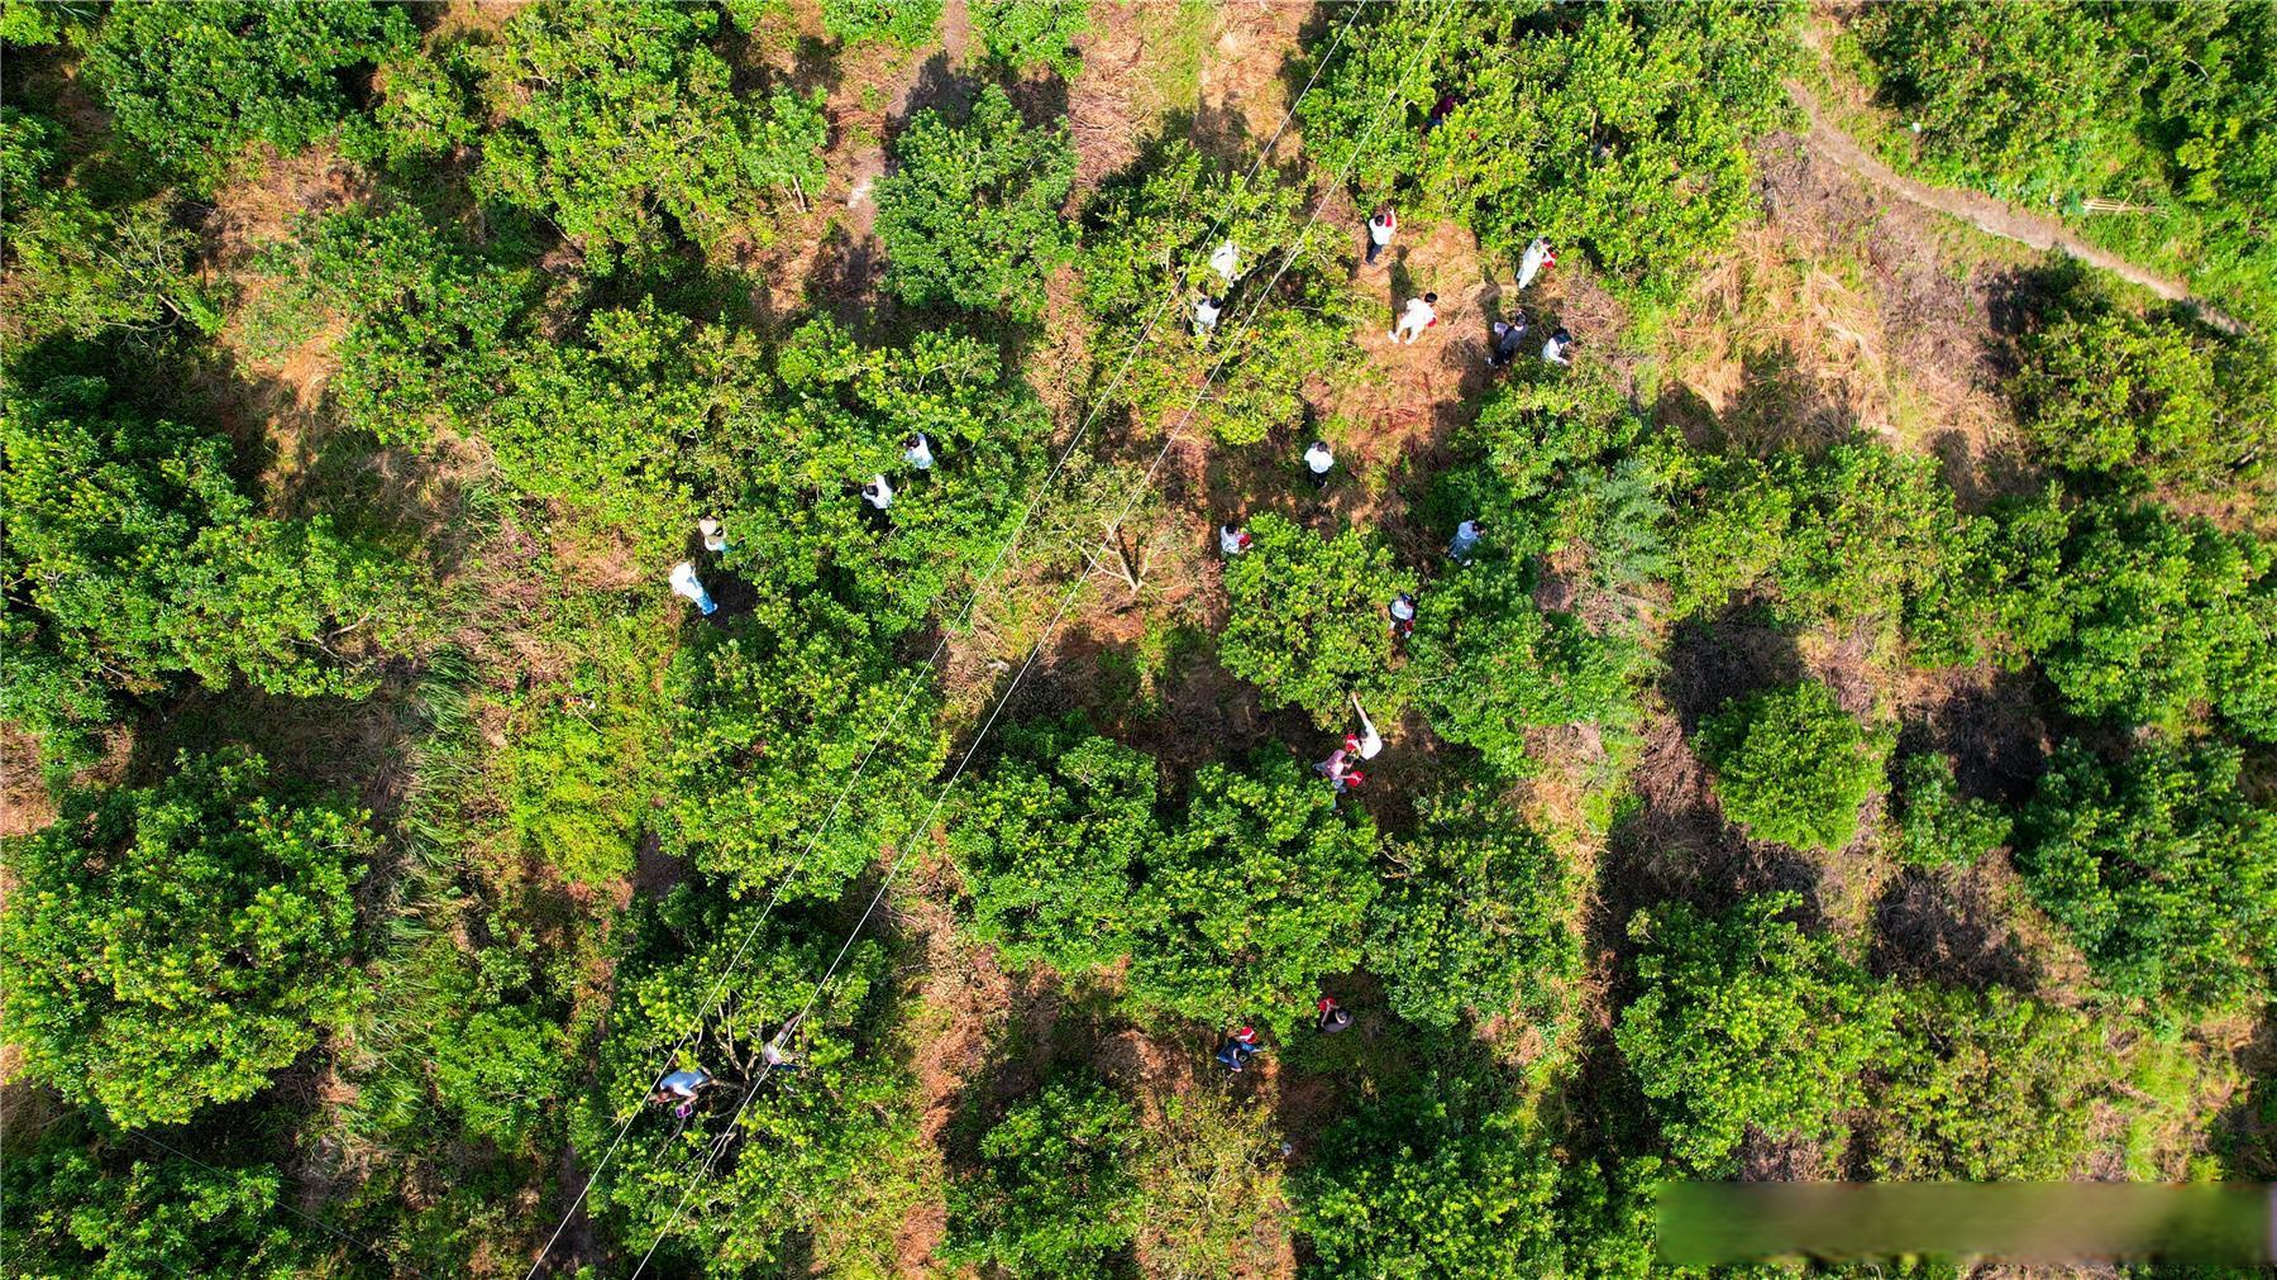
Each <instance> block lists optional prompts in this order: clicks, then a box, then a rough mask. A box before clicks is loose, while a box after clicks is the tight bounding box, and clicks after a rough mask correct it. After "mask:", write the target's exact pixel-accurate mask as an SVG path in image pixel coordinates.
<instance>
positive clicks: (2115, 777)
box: [2016, 744, 2277, 1008]
mask: <svg viewBox="0 0 2277 1280" xmlns="http://www.w3.org/2000/svg"><path fill="white" fill-rule="evenodd" d="M2242 767H2243V762H2242V760H2241V758H2240V756H2239V754H2238V753H2237V752H2236V751H2235V750H2232V749H2229V748H2223V747H2211V746H2208V747H2196V748H2177V747H2171V746H2165V745H2158V744H2153V745H2148V746H2145V747H2142V748H2140V749H2138V750H2136V751H2135V752H2133V753H2132V754H2130V755H2128V756H2127V757H2126V758H2125V759H2123V760H2120V761H2117V762H2115V763H2106V762H2104V761H2102V760H2100V759H2098V758H2096V757H2095V756H2094V755H2092V754H2090V753H2089V752H2087V751H2086V750H2084V749H2082V748H2080V747H2079V746H2077V745H2067V746H2066V747H2065V748H2064V749H2062V750H2061V751H2059V752H2058V753H2057V755H2056V759H2055V761H2054V764H2053V766H2052V767H2051V768H2050V769H2049V771H2048V773H2047V775H2046V776H2045V777H2043V778H2042V779H2041V780H2040V790H2039V794H2038V795H2036V796H2035V797H2034V798H2033V800H2032V803H2031V804H2030V805H2029V806H2028V807H2027V808H2026V809H2025V811H2024V817H2023V820H2022V821H2021V822H2020V823H2019V824H2018V836H2019V838H2018V841H2017V853H2016V862H2017V866H2018V868H2019V869H2020V870H2022V871H2023V873H2024V882H2025V885H2026V887H2027V888H2029V889H2030V891H2031V894H2032V897H2033V899H2034V900H2035V901H2037V902H2038V903H2039V904H2040V905H2041V906H2042V907H2044V908H2046V909H2047V911H2048V914H2049V915H2052V916H2054V917H2055V918H2056V919H2057V920H2059V921H2061V922H2062V923H2063V924H2064V925H2065V926H2067V927H2068V928H2070V929H2071V930H2072V932H2073V934H2074V935H2075V936H2076V937H2077V938H2078V940H2079V945H2080V949H2081V950H2083V951H2085V952H2086V953H2087V959H2088V963H2089V964H2090V965H2092V966H2093V967H2094V970H2095V975H2096V977H2097V978H2098V979H2099V980H2100V981H2101V982H2102V983H2103V984H2104V985H2105V986H2107V987H2109V988H2110V989H2111V990H2113V991H2115V992H2118V993H2119V994H2121V995H2124V996H2133V997H2137V998H2140V999H2143V1000H2149V1001H2155V1002H2159V1003H2161V1004H2173V1005H2177V1006H2180V1007H2185V1008H2187V1007H2206V1006H2213V1005H2224V1006H2226V1005H2229V1004H2233V1003H2237V1002H2240V1001H2244V1000H2250V999H2255V998H2258V997H2259V996H2261V995H2264V994H2266V993H2267V991H2268V990H2269V975H2270V972H2271V966H2272V964H2277V824H2273V823H2272V821H2271V819H2270V816H2269V813H2268V812H2267V810H2265V809H2264V808H2263V807H2261V806H2259V805H2256V804H2253V803H2251V802H2249V801H2248V800H2247V799H2246V798H2245V796H2244V795H2243V794H2242V793H2241V791H2240V772H2241V769H2242Z"/></svg>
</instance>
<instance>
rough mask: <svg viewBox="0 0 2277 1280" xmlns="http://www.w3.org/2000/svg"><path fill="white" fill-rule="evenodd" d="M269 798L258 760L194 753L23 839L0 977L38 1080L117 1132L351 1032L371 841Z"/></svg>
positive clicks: (176, 1117)
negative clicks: (90, 1107)
mask: <svg viewBox="0 0 2277 1280" xmlns="http://www.w3.org/2000/svg"><path fill="white" fill-rule="evenodd" d="M275 790H276V787H275V783H274V782H273V780H272V779H271V777H270V774H269V769H268V765H267V764H266V763H265V762H264V761H263V760H262V759H261V758H260V757H259V756H247V755H241V754H235V753H222V754H217V755H210V756H189V755H184V756H183V757H182V759H181V760H180V762H179V764H178V765H177V768H176V770H175V772H174V773H173V774H171V775H169V776H168V777H167V778H166V779H165V780H164V781H162V782H160V783H158V784H157V785H155V786H151V787H147V788H135V789H121V790H115V791H79V792H72V793H70V794H69V795H67V796H66V797H65V810H64V814H63V816H62V817H61V818H60V819H59V820H58V821H57V822H56V824H55V825H54V826H52V827H49V828H47V829H46V830H44V831H42V832H40V833H39V834H38V835H35V836H31V837H28V838H26V839H24V840H22V841H19V842H17V843H15V844H14V846H13V847H12V848H11V850H10V855H11V857H10V861H11V863H12V866H13V870H14V873H15V875H16V876H17V877H18V878H19V884H20V888H19V889H18V890H17V891H16V893H15V894H14V895H13V900H12V901H11V902H10V904H9V910H8V912H7V914H6V915H5V916H4V917H0V973H4V974H5V976H6V979H7V986H8V990H9V999H8V1024H9V1027H10V1030H11V1035H10V1039H12V1040H15V1041H17V1042H18V1043H21V1044H22V1045H23V1046H24V1048H25V1054H26V1062H27V1065H28V1066H29V1068H30V1070H31V1071H32V1073H33V1074H34V1075H36V1076H37V1077H38V1078H40V1079H42V1080H44V1081H46V1082H47V1083H48V1084H50V1085H52V1086H53V1087H54V1088H55V1089H56V1090H57V1091H59V1092H61V1093H62V1094H63V1095H64V1096H65V1097H67V1098H70V1099H72V1100H74V1101H77V1102H90V1103H95V1104H97V1105H99V1106H101V1107H102V1108H103V1109H104V1111H106V1112H107V1113H109V1115H110V1116H111V1118H112V1119H113V1120H115V1121H117V1122H118V1123H119V1124H122V1125H126V1126H129V1127H140V1126H143V1125H151V1124H180V1123H182V1122H183V1121H185V1120H188V1119H189V1118H190V1117H191V1116H192V1115H193V1114H195V1113H196V1112H197V1111H198V1109H199V1108H201V1107H203V1106H205V1105H207V1104H209V1103H214V1102H230V1101H235V1100H237V1099H240V1098H246V1097H250V1096H252V1095H253V1094H254V1093H255V1092H257V1091H259V1090H260V1089H261V1088H262V1087H263V1086H265V1085H267V1084H268V1082H269V1078H270V1076H271V1075H272V1074H274V1073H275V1072H276V1071H277V1070H279V1069H280V1068H282V1067H284V1066H286V1065H287V1064H289V1063H290V1062H292V1060H293V1059H294V1058H297V1057H299V1056H300V1055H301V1054H302V1053H303V1052H305V1051H306V1050H307V1049H309V1048H310V1047H311V1046H313V1045H314V1044H315V1043H316V1041H317V1037H318V1035H319V1034H320V1033H321V1032H322V1031H323V1030H324V1029H325V1028H327V1027H337V1026H340V1025H342V1024H343V1023H344V1021H345V1020H346V1019H347V1017H348V1016H349V1013H350V1011H351V1009H352V1008H353V1007H354V1004H355V1000H356V993H357V990H358V984H357V981H356V976H355V971H354V970H353V969H352V968H351V967H350V966H349V951H350V946H351V937H350V931H351V930H352V928H353V927H354V924H355V904H354V902H353V900H352V899H351V898H350V896H349V887H350V886H351V885H352V884H353V883H354V882H355V881H356V879H357V878H358V877H360V876H361V875H362V874H363V862H364V859H365V858H366V857H367V856H368V855H369V853H370V848H371V844H370V837H369V836H368V835H367V834H366V832H365V830H364V828H363V825H362V822H363V819H362V818H361V817H360V816H359V815H356V814H352V813H349V812H347V811H345V810H342V809H339V808H335V807H332V806H329V805H325V804H310V805H294V804H289V803H286V802H285V801H283V800H280V799H278V798H276V796H275V794H274V793H275Z"/></svg>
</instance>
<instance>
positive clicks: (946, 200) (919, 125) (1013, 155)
mask: <svg viewBox="0 0 2277 1280" xmlns="http://www.w3.org/2000/svg"><path fill="white" fill-rule="evenodd" d="M893 158H894V171H893V172H892V173H889V174H887V175H886V176H885V177H884V178H881V179H879V181H878V185H877V201H878V238H879V239H881V240H883V241H884V242H885V247H886V259H887V264H888V265H887V271H886V284H887V286H888V287H890V288H891V289H893V290H894V292H895V293H897V294H899V295H900V296H901V298H902V300H903V301H905V302H910V303H914V304H916V305H918V306H929V305H933V304H936V303H943V302H947V303H952V304H954V305H956V306H960V307H965V308H968V309H971V310H974V311H1003V312H1005V313H1006V314H1008V315H1010V316H1011V317H1012V318H1013V319H1015V320H1020V321H1025V322H1033V321H1035V320H1036V319H1038V318H1039V317H1041V315H1042V314H1043V289H1042V282H1043V280H1044V278H1045V277H1047V276H1049V275H1051V274H1052V273H1053V272H1054V271H1057V270H1058V269H1059V268H1060V267H1061V266H1063V265H1065V264H1066V262H1067V261H1068V260H1069V259H1070V258H1071V257H1072V256H1073V255H1074V249H1075V237H1074V232H1073V229H1072V228H1071V227H1070V226H1069V225H1068V223H1067V221H1066V220H1065V219H1064V218H1063V217H1061V215H1060V206H1061V205H1062V204H1064V203H1066V201H1067V193H1068V190H1069V188H1070V187H1072V186H1073V184H1074V181H1075V152H1074V150H1073V149H1071V148H1070V147H1069V146H1068V143H1067V130H1066V127H1065V126H1064V125H1062V126H1059V127H1057V128H1053V129H1030V128H1027V127H1026V126H1024V125H1022V124H1021V122H1020V113H1019V111H1018V110H1017V109H1015V108H1014V107H1013V105H1012V99H1010V98H1009V97H1007V96H1005V93H1004V91H1003V90H1002V89H998V88H996V87H995V86H993V85H992V86H990V87H988V88H986V89H983V90H982V91H981V94H980V98H979V99H978V100H977V101H976V102H974V103H973V107H972V113H971V115H970V116H968V117H967V118H966V120H965V121H964V123H963V124H961V125H951V124H950V123H949V122H948V120H947V119H946V118H945V117H944V116H943V115H942V113H941V112H940V111H938V110H934V109H928V110H926V111H922V112H920V113H918V115H917V118H916V119H914V120H912V121H911V122H910V124H909V128H908V131H907V132H905V133H903V134H902V135H901V137H900V138H898V139H896V140H895V142H894V156H893Z"/></svg>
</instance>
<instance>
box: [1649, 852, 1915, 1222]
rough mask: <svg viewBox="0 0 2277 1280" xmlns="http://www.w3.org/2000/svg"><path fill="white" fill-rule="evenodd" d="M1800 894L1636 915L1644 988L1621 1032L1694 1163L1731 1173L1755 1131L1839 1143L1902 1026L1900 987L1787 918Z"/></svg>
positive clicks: (1671, 1143)
mask: <svg viewBox="0 0 2277 1280" xmlns="http://www.w3.org/2000/svg"><path fill="white" fill-rule="evenodd" d="M1794 904H1795V899H1794V897H1793V896H1792V895H1789V894H1763V895H1759V896H1757V897H1754V898H1750V899H1748V900H1746V901H1745V902H1743V903H1741V904H1740V905H1739V906H1738V907H1737V908H1735V909H1733V910H1732V911H1730V912H1728V913H1726V914H1724V915H1722V916H1720V917H1709V916H1703V915H1701V914H1700V913H1699V912H1698V911H1695V910H1694V909H1692V908H1691V907H1689V906H1687V905H1685V904H1682V903H1672V904H1669V905H1668V906H1665V907H1662V908H1659V909H1657V910H1655V911H1650V912H1639V913H1638V914H1637V916H1636V917H1635V918H1634V919H1633V920H1631V921H1630V922H1629V936H1630V937H1631V938H1632V939H1634V940H1635V941H1636V942H1637V943H1638V944H1639V946H1640V953H1639V955H1638V957H1637V962H1636V964H1637V970H1636V972H1637V979H1638V982H1639V984H1640V991H1639V994H1638V996H1637V998H1636V999H1635V1000H1633V1001H1632V1002H1630V1004H1629V1006H1628V1007H1627V1008H1625V1009H1623V1010H1622V1011H1621V1016H1620V1021H1619V1023H1618V1025H1617V1026H1616V1027H1615V1028H1614V1033H1613V1036H1614V1040H1615V1042H1616V1043H1617V1044H1619V1045H1620V1049H1621V1056H1622V1057H1623V1058H1624V1059H1626V1060H1627V1062H1628V1065H1629V1069H1630V1070H1631V1071H1632V1072H1634V1073H1635V1074H1636V1078H1637V1083H1638V1086H1639V1087H1640V1088H1641V1089H1642V1090H1643V1091H1644V1095H1645V1097H1646V1098H1647V1099H1648V1100H1649V1101H1650V1103H1651V1106H1652V1110H1653V1114H1654V1116H1655V1117H1656V1118H1657V1119H1658V1120H1659V1122H1660V1127H1661V1132H1662V1133H1663V1135H1664V1136H1665V1137H1666V1139H1667V1142H1668V1147H1669V1150H1670V1151H1671V1153H1673V1154H1674V1155H1675V1157H1676V1158H1677V1160H1678V1161H1679V1162H1681V1163H1682V1164H1683V1165H1684V1166H1685V1167H1687V1168H1689V1169H1690V1170H1691V1171H1692V1172H1693V1173H1695V1174H1696V1175H1697V1176H1701V1177H1707V1178H1720V1177H1729V1176H1731V1174H1732V1173H1733V1172H1735V1171H1736V1169H1737V1165H1738V1161H1737V1156H1738V1153H1739V1151H1740V1148H1741V1146H1742V1144H1744V1143H1746V1142H1747V1141H1749V1140H1750V1137H1751V1135H1753V1136H1757V1137H1760V1138H1761V1139H1763V1140H1766V1141H1771V1142H1778V1141H1782V1140H1787V1139H1791V1138H1799V1139H1802V1140H1804V1141H1809V1142H1817V1143H1823V1144H1829V1145H1831V1146H1832V1147H1834V1148H1836V1149H1839V1148H1840V1147H1841V1146H1842V1145H1843V1143H1844V1142H1846V1141H1847V1120H1846V1114H1845V1113H1847V1112H1849V1111H1851V1110H1852V1109H1854V1108H1856V1107H1858V1106H1860V1105H1862V1104H1863V1102H1864V1101H1865V1094H1864V1090H1863V1088H1862V1086H1861V1085H1860V1083H1859V1079H1858V1075H1859V1072H1860V1071H1861V1069H1863V1068H1864V1067H1865V1066H1867V1065H1868V1064H1869V1063H1872V1062H1875V1061H1878V1060H1879V1059H1880V1057H1881V1055H1882V1054H1883V1052H1884V1051H1885V1049H1886V1048H1887V1046H1888V1044H1889V1041H1890V1038H1891V1036H1892V1034H1893V1033H1892V1019H1893V1016H1894V1011H1893V1009H1892V1005H1891V997H1890V995H1889V993H1888V992H1887V991H1885V990H1883V989H1882V988H1881V987H1879V986H1878V985H1876V984H1875V983H1874V982H1873V980H1872V979H1871V978H1869V977H1868V976H1867V975H1866V973H1865V972H1864V970H1862V969H1860V968H1859V967H1858V966H1857V965H1855V964H1853V963H1852V962H1850V961H1849V960H1847V959H1845V958H1844V957H1843V956H1842V954H1841V953H1840V951H1838V950H1837V949H1836V947H1835V945H1834V944H1833V943H1832V942H1831V941H1829V940H1827V939H1825V938H1818V937H1811V936H1809V935H1807V934H1805V933H1804V932H1803V931H1802V930H1801V929H1799V928H1797V927H1796V926H1795V925H1794V924H1792V923H1790V922H1788V921H1786V920H1783V919H1781V918H1780V916H1781V914H1782V913H1783V912H1785V911H1787V910H1789V909H1790V908H1792V907H1793V906H1794Z"/></svg>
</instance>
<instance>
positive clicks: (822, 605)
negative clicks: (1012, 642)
mask: <svg viewBox="0 0 2277 1280" xmlns="http://www.w3.org/2000/svg"><path fill="white" fill-rule="evenodd" d="M913 674H914V676H915V679H914V687H913ZM930 674H931V673H930V672H926V671H923V670H922V669H920V671H919V672H917V673H912V672H911V671H910V670H909V669H908V668H907V667H906V666H905V665H904V664H903V663H901V662H899V661H897V660H896V659H895V658H894V656H893V654H892V652H891V651H890V650H889V649H887V648H886V645H885V638H884V637H881V636H879V635H878V634H877V631H876V629H875V627H874V626H873V625H872V624H871V623H870V622H869V621H868V620H866V619H864V618H863V617H862V616H861V615H859V614H857V613H855V612H853V611H852V610H849V609H847V608H845V607H844V606H842V605H840V604H838V603H836V602H835V601H833V600H831V599H830V598H829V597H827V596H823V595H817V594H807V595H803V596H799V597H796V598H784V597H780V596H776V597H769V598H767V599H763V600H762V601H761V602H760V603H759V606H758V611H757V612H756V613H754V614H753V615H752V616H751V617H750V618H748V619H745V620H742V621H740V622H738V623H737V624H736V625H735V627H734V629H733V630H732V631H728V632H715V631H711V630H710V629H708V628H707V629H706V630H704V631H701V632H698V633H697V635H696V637H695V642H694V643H692V644H691V645H690V646H689V647H688V648H686V649H684V650H682V651H681V653H680V655H679V658H678V659H677V661H675V662H674V664H673V667H672V671H671V673H670V675H669V677H668V681H667V690H666V701H667V702H669V703H671V704H673V705H676V706H678V707H680V708H681V713H680V717H679V723H678V724H677V725H676V726H675V727H674V729H673V732H672V747H671V757H670V764H669V770H668V777H669V783H668V791H669V795H670V797H671V800H670V807H669V808H667V809H666V811H665V815H664V822H665V830H666V832H667V834H668V839H669V841H670V843H671V844H672V845H674V846H676V848H677V850H678V851H679V852H681V853H683V854H684V855H685V856H688V857H691V858H693V859H694V860H695V863H696V865H697V866H698V867H700V868H702V869H703V870H704V871H705V872H707V873H709V874H711V875H715V876H721V877H725V878H727V879H728V880H729V881H730V883H732V884H733V885H734V886H735V887H736V890H737V892H738V893H739V894H740V893H748V892H751V891H753V890H754V889H757V890H761V891H775V890H778V889H779V890H780V891H781V892H783V893H785V894H787V895H789V896H792V897H794V898H795V897H799V896H809V895H811V896H816V897H827V896H829V895H832V894H835V893H837V892H838V891H839V889H841V888H842V887H843V886H844V885H845V884H846V882H847V881H848V880H849V879H851V878H852V877H853V876H855V875H856V874H858V873H859V872H860V871H861V870H862V869H863V868H864V867H867V866H868V865H869V864H870V863H871V861H872V860H874V859H875V858H877V857H878V856H879V854H880V853H881V852H882V851H883V850H884V849H885V848H886V847H887V846H889V845H890V846H895V847H899V846H901V845H902V844H903V843H905V842H907V841H910V840H916V839H919V838H921V836H922V833H920V832H918V831H917V830H916V829H915V827H916V823H917V820H918V817H919V816H920V815H921V814H922V813H923V812H924V808H923V806H924V804H925V801H926V799H927V796H928V794H929V789H928V787H927V785H926V784H927V783H928V782H929V781H930V779H931V778H932V776H933V773H934V771H935V769H936V768H938V767H939V765H940V762H941V760H942V758H943V757H944V756H945V755H946V753H947V750H948V744H947V741H946V739H945V737H944V735H943V733H942V731H941V730H940V729H939V728H938V727H937V726H936V724H935V719H934V712H935V707H936V706H937V705H938V695H937V694H936V693H935V692H934V689H933V686H932V682H931V679H930ZM897 712H898V715H897V714H896V713H897ZM873 744H874V752H873ZM864 760H867V764H866V765H863V767H862V772H861V776H860V778H859V779H858V780H856V779H855V778H854V770H855V767H856V766H857V764H861V763H862V762H863V761H864ZM842 793H843V801H841V799H840V796H841V794H842ZM833 812H835V814H836V817H835V819H833V820H832V821H830V822H829V823H828V825H827V826H825V825H823V822H822V819H821V817H820V815H823V814H829V813H833Z"/></svg>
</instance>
